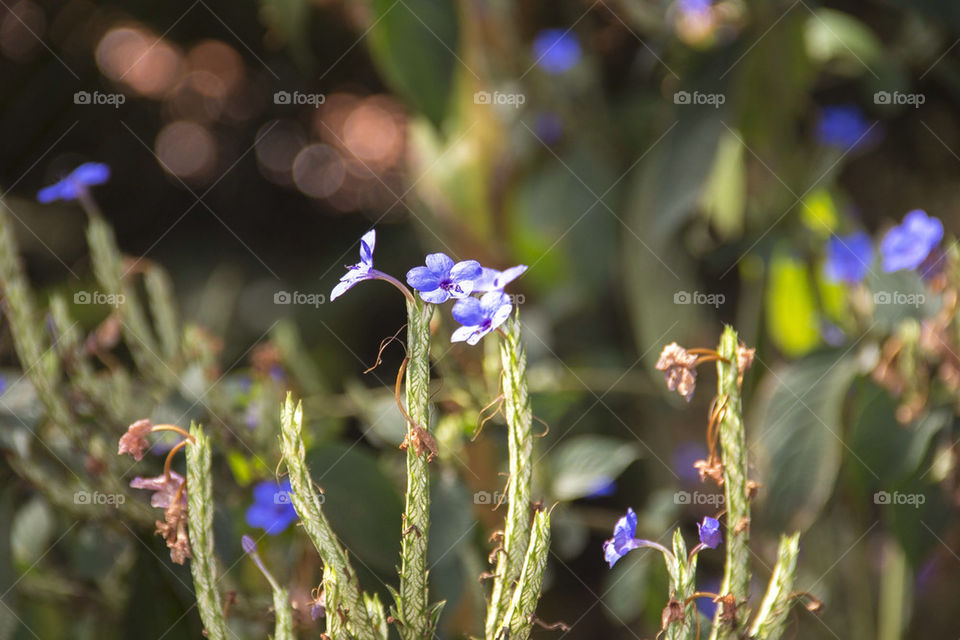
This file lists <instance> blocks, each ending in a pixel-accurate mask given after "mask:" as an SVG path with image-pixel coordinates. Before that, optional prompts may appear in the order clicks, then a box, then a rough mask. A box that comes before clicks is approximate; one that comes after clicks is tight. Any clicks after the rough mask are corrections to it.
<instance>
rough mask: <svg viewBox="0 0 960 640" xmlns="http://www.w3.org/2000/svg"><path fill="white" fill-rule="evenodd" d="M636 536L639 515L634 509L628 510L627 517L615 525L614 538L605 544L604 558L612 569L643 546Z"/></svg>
mask: <svg viewBox="0 0 960 640" xmlns="http://www.w3.org/2000/svg"><path fill="white" fill-rule="evenodd" d="M636 535H637V514H636V513H634V512H633V509H627V515H625V516H623V517H622V518H620V519H619V520H617V524H616V525H614V527H613V537H612V538H610V539H609V540H607V541H606V542H604V543H603V557H604V559H605V560H606V561H607V564H609V565H610V568H611V569H612V568H613V565H615V564H617V560H619V559H620V558H622V557H623V556H625V555H627V554H628V553H629V552H630V551H633V550H634V549H637V548H639V547H640V546H641V545H639V544H638V540H637V539H636Z"/></svg>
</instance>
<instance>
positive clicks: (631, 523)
mask: <svg viewBox="0 0 960 640" xmlns="http://www.w3.org/2000/svg"><path fill="white" fill-rule="evenodd" d="M636 536H637V514H636V513H634V511H633V509H627V514H626V515H625V516H623V517H622V518H620V519H619V520H617V524H616V525H615V526H614V527H613V539H614V540H616V541H617V542H618V543H620V544H622V543H623V542H625V541H626V540H628V539H632V538H635V537H636Z"/></svg>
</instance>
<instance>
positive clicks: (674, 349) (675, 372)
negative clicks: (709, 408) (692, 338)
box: [656, 342, 697, 402]
mask: <svg viewBox="0 0 960 640" xmlns="http://www.w3.org/2000/svg"><path fill="white" fill-rule="evenodd" d="M696 365H697V356H696V355H694V354H692V353H688V352H687V350H686V349H684V348H683V347H681V346H680V345H678V344H677V343H676V342H671V343H670V344H668V345H667V346H665V347H664V348H663V351H661V352H660V358H659V359H658V360H657V365H656V368H657V370H658V371H663V372H664V377H665V378H666V381H667V388H668V389H670V390H671V391H676V392H677V393H679V394H680V395H681V396H683V397H684V398H685V399H686V401H687V402H690V400H691V399H692V398H693V391H694V389H695V388H696V386H697V370H696Z"/></svg>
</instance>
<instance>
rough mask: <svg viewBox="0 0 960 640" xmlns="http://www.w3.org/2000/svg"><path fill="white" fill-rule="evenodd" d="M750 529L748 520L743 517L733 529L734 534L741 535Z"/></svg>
mask: <svg viewBox="0 0 960 640" xmlns="http://www.w3.org/2000/svg"><path fill="white" fill-rule="evenodd" d="M749 529H750V518H748V517H746V516H744V517H742V518H740V522H738V523H737V526H735V527H734V528H733V532H734V533H743V532H744V531H747V530H749Z"/></svg>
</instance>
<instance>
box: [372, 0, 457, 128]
mask: <svg viewBox="0 0 960 640" xmlns="http://www.w3.org/2000/svg"><path fill="white" fill-rule="evenodd" d="M371 9H372V15H371V20H372V25H371V27H370V32H369V33H368V34H367V37H368V39H369V42H370V51H371V53H372V55H373V60H374V63H375V64H376V65H377V67H378V68H379V69H380V73H381V74H383V76H384V79H385V80H386V81H387V83H388V84H389V85H391V86H392V87H393V89H394V90H395V91H396V92H397V93H399V94H400V95H401V96H402V97H403V98H404V99H405V100H406V101H407V102H408V103H410V105H411V106H412V107H413V108H415V109H416V110H418V111H420V112H421V113H423V114H424V115H425V116H426V117H427V118H428V119H429V120H430V121H431V122H432V123H433V124H434V125H435V126H436V127H437V128H439V127H440V125H441V123H442V122H443V119H444V117H445V116H446V113H447V109H448V107H449V104H450V98H451V93H452V90H453V79H454V70H455V66H456V65H457V64H460V63H459V62H458V61H457V58H456V55H455V53H454V52H455V51H457V48H458V40H459V26H458V23H457V9H456V6H455V5H454V3H453V2H450V0H402V1H401V2H397V1H396V0H373V2H372V4H371Z"/></svg>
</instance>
